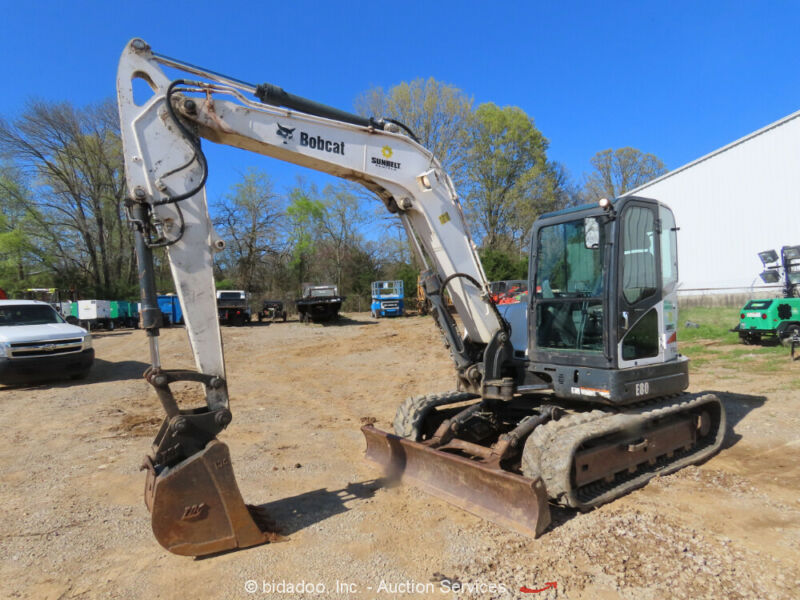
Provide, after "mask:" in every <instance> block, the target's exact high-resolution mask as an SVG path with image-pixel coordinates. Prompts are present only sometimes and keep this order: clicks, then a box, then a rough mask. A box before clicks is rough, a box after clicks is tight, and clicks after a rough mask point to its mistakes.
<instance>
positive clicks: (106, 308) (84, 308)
mask: <svg viewBox="0 0 800 600" xmlns="http://www.w3.org/2000/svg"><path fill="white" fill-rule="evenodd" d="M75 304H77V305H78V320H79V321H80V325H81V327H83V328H84V329H96V328H97V327H102V328H103V329H108V330H109V331H112V330H113V329H114V327H115V323H114V321H113V319H112V318H111V301H109V300H78V302H77V303H75Z"/></svg>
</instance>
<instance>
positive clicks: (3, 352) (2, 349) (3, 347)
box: [0, 342, 11, 356]
mask: <svg viewBox="0 0 800 600" xmlns="http://www.w3.org/2000/svg"><path fill="white" fill-rule="evenodd" d="M9 348H11V343H10V342H0V356H8V349H9Z"/></svg>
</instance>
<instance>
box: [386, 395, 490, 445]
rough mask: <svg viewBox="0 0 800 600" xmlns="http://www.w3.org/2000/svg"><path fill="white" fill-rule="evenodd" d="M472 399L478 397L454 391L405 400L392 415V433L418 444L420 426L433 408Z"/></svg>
mask: <svg viewBox="0 0 800 600" xmlns="http://www.w3.org/2000/svg"><path fill="white" fill-rule="evenodd" d="M474 398H478V396H477V395H475V394H470V393H468V392H455V391H454V392H445V393H443V394H429V395H427V396H416V397H412V398H406V399H405V400H404V401H403V403H402V404H401V405H400V406H398V407H397V412H396V413H395V415H394V422H393V425H394V432H395V433H396V434H397V435H399V436H400V437H404V438H408V439H410V440H414V441H415V442H418V441H420V438H421V433H420V425H421V424H422V423H423V421H425V418H426V417H427V416H428V414H429V413H430V412H431V411H432V410H433V409H434V408H436V407H437V406H444V405H446V404H457V403H458V402H464V401H465V400H472V399H474Z"/></svg>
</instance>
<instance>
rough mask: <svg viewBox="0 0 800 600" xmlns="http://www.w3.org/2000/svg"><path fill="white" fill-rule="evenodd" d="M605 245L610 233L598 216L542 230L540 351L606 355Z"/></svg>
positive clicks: (538, 288)
mask: <svg viewBox="0 0 800 600" xmlns="http://www.w3.org/2000/svg"><path fill="white" fill-rule="evenodd" d="M604 243H605V231H604V228H603V227H600V224H599V222H597V220H596V219H595V218H592V217H589V218H587V219H578V220H575V221H569V222H567V223H559V224H558V225H551V226H549V227H543V228H542V229H541V230H540V231H539V239H538V244H537V246H536V262H535V265H534V267H535V269H536V271H535V273H536V275H535V277H536V280H535V281H536V287H535V288H534V293H535V296H536V299H537V302H536V343H537V345H538V346H539V347H541V348H553V349H559V350H579V351H584V352H586V351H588V352H602V350H603V259H602V254H603V245H604ZM507 287H508V286H507Z"/></svg>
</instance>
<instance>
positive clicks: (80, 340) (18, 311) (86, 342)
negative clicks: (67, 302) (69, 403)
mask: <svg viewBox="0 0 800 600" xmlns="http://www.w3.org/2000/svg"><path fill="white" fill-rule="evenodd" d="M93 363H94V348H92V336H91V335H90V334H89V332H88V331H87V330H86V329H84V328H83V327H78V326H77V325H70V324H69V323H67V322H66V321H65V320H64V318H63V317H62V316H61V315H59V314H58V313H57V312H56V311H55V309H54V308H53V307H52V306H51V305H50V304H48V303H46V302H39V301H37V300H0V383H25V382H28V381H34V380H37V379H53V378H58V377H71V378H73V379H81V378H83V377H86V375H87V374H88V373H89V370H90V369H91V367H92V364H93Z"/></svg>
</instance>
